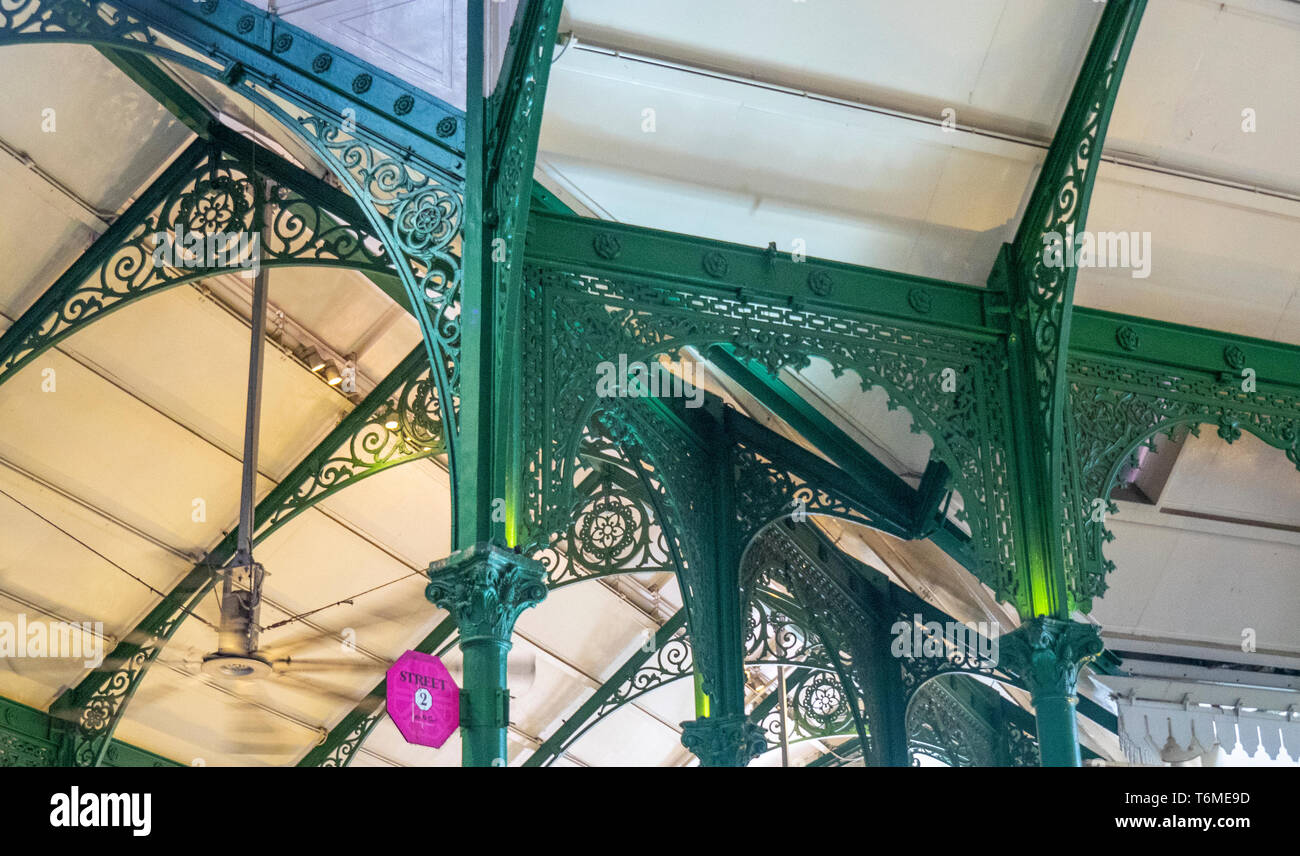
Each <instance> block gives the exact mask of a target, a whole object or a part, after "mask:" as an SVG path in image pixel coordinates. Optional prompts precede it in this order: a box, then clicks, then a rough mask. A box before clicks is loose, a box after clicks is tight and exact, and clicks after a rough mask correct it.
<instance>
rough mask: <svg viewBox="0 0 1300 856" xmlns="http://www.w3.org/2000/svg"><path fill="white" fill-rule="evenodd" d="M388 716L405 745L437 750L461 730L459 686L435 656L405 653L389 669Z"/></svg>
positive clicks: (416, 652)
mask: <svg viewBox="0 0 1300 856" xmlns="http://www.w3.org/2000/svg"><path fill="white" fill-rule="evenodd" d="M388 715H389V716H390V717H392V720H393V724H394V725H396V726H397V730H398V731H400V732H402V736H403V737H405V738H406V742H407V743H415V744H417V745H419V746H432V747H434V748H435V749H436V748H438V747H440V746H442V744H444V743H446V742H447V738H448V737H450V736H451V733H452V732H453V731H455V730H456V729H457V728H459V727H460V687H458V686H456V682H455V681H454V680H452V677H451V673H450V672H448V671H447V667H446V666H444V665H443V664H442V661H441V660H439V659H438V658H437V657H434V656H432V655H431V654H421V653H420V652H419V651H407V652H406V653H405V654H403V655H402V656H400V657H398V658H397V662H396V663H394V664H393V665H392V667H391V668H390V669H389V670H388Z"/></svg>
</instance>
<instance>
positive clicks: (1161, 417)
mask: <svg viewBox="0 0 1300 856" xmlns="http://www.w3.org/2000/svg"><path fill="white" fill-rule="evenodd" d="M1069 381H1070V433H1071V440H1072V442H1071V443H1070V444H1069V451H1070V454H1069V455H1068V457H1067V461H1066V469H1065V473H1064V475H1065V478H1066V493H1065V506H1066V518H1067V524H1068V525H1067V527H1066V534H1067V547H1068V548H1069V549H1067V551H1066V559H1067V562H1069V563H1070V566H1071V571H1072V572H1071V574H1070V575H1069V579H1070V580H1071V590H1070V594H1071V598H1072V604H1073V607H1074V608H1075V609H1079V610H1081V611H1084V612H1088V611H1090V610H1091V609H1092V602H1093V599H1094V598H1097V597H1100V596H1101V594H1102V593H1103V592H1104V591H1105V590H1106V574H1107V573H1109V572H1110V571H1111V570H1113V569H1114V563H1113V562H1110V561H1108V560H1107V559H1106V558H1105V556H1104V555H1103V547H1104V544H1105V543H1106V542H1107V541H1110V540H1112V538H1113V535H1111V533H1110V532H1109V530H1107V529H1106V526H1105V515H1104V514H1097V513H1095V512H1096V510H1097V508H1098V507H1099V506H1096V505H1095V500H1098V499H1100V500H1102V501H1103V503H1105V505H1104V506H1100V507H1103V508H1105V509H1106V510H1107V511H1108V512H1109V511H1114V510H1117V507H1116V506H1114V505H1112V504H1110V494H1111V491H1112V490H1113V489H1114V488H1115V487H1116V485H1117V483H1118V479H1119V476H1120V472H1121V470H1122V469H1123V467H1124V465H1125V464H1126V463H1129V462H1131V461H1132V459H1133V455H1134V454H1135V453H1136V452H1137V450H1138V449H1139V448H1141V447H1142V446H1143V445H1145V444H1149V443H1151V442H1152V441H1153V439H1154V438H1155V437H1157V436H1166V437H1171V438H1173V439H1180V438H1181V437H1182V436H1184V435H1185V434H1186V433H1187V432H1189V431H1190V432H1194V431H1196V430H1198V428H1199V426H1201V425H1212V426H1215V427H1216V429H1217V430H1218V432H1219V436H1220V437H1223V438H1224V439H1225V440H1227V441H1228V442H1232V440H1234V439H1236V438H1237V437H1238V436H1239V435H1240V432H1242V431H1248V432H1249V433H1250V434H1252V435H1253V436H1255V437H1258V438H1259V439H1260V440H1262V441H1264V442H1265V443H1267V444H1269V445H1270V446H1273V447H1274V448H1277V449H1280V450H1281V451H1283V452H1284V453H1285V455H1286V457H1287V459H1288V460H1289V461H1290V462H1291V463H1292V464H1294V465H1295V466H1296V467H1297V468H1300V395H1296V394H1295V393H1294V392H1292V391H1289V390H1287V389H1284V388H1281V387H1277V386H1271V385H1269V384H1267V383H1265V382H1260V383H1259V384H1258V385H1257V388H1256V389H1255V390H1253V391H1250V392H1247V391H1245V390H1244V389H1243V384H1242V382H1241V378H1240V377H1239V376H1237V375H1231V374H1230V375H1227V376H1226V377H1225V376H1220V375H1214V374H1209V373H1206V372H1172V371H1169V370H1168V369H1164V368H1161V367H1158V366H1151V367H1145V366H1142V365H1141V364H1133V363H1124V364H1121V363H1117V362H1111V361H1107V360H1101V359H1083V358H1075V359H1072V360H1071V361H1070V363H1069ZM1224 426H1228V428H1225V427H1224ZM1229 429H1230V430H1229Z"/></svg>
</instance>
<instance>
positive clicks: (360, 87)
mask: <svg viewBox="0 0 1300 856" xmlns="http://www.w3.org/2000/svg"><path fill="white" fill-rule="evenodd" d="M115 5H116V6H118V7H119V8H122V9H124V10H126V11H127V12H129V13H130V14H132V15H134V16H137V17H138V18H139V19H140V20H142V21H144V22H146V23H148V24H149V26H151V27H153V28H155V29H157V30H159V31H160V32H163V33H166V34H167V35H168V36H170V37H172V38H174V39H177V40H178V41H180V42H182V43H183V44H185V45H187V46H189V47H191V48H193V49H195V50H198V51H200V52H201V53H203V54H205V55H207V56H209V57H211V58H213V59H215V60H218V61H220V62H222V63H224V64H225V65H226V66H227V67H228V68H229V67H231V66H234V65H235V64H238V66H239V68H240V70H241V71H242V73H243V74H244V75H246V76H248V77H250V78H255V79H257V80H258V81H259V82H261V83H262V84H263V85H265V86H267V87H269V88H270V89H272V90H275V91H279V92H282V93H285V94H286V95H287V96H288V97H289V98H290V100H292V101H294V102H297V103H303V104H315V105H318V106H319V107H320V108H322V109H324V110H327V111H329V112H330V113H332V114H334V115H335V116H338V117H343V116H345V115H346V114H345V113H344V110H348V109H350V110H352V111H353V112H354V113H355V122H356V125H357V127H358V128H359V129H364V130H365V132H367V133H368V134H370V135H373V136H374V137H376V138H378V139H379V140H381V141H383V142H384V143H385V144H386V145H387V147H389V148H391V149H392V150H395V151H408V152H412V153H413V154H415V155H416V156H417V157H420V158H421V159H423V160H426V161H427V162H429V163H431V164H433V165H435V166H437V167H440V168H441V169H444V170H446V171H448V172H451V173H454V174H460V173H461V171H462V170H463V160H462V159H463V155H464V152H465V131H464V123H463V121H461V114H460V113H459V111H457V110H456V109H455V108H453V107H451V106H450V105H448V104H446V103H445V102H443V101H441V100H439V99H437V98H435V97H434V96H432V95H430V94H428V93H427V92H425V91H423V90H422V89H420V88H419V87H416V86H412V85H410V84H408V83H406V82H405V81H403V80H401V79H400V78H398V77H396V76H394V75H392V74H389V73H388V72H386V71H383V70H382V69H379V68H377V67H375V66H373V65H371V64H370V63H367V62H365V61H364V60H361V59H359V58H357V57H355V56H352V55H351V54H349V53H347V52H346V51H344V50H341V49H340V48H339V47H338V46H336V45H334V44H331V43H330V42H327V41H325V40H323V39H320V38H317V37H316V36H314V35H312V34H311V33H308V32H307V31H306V30H303V29H300V28H298V27H295V26H293V25H292V24H289V23H286V22H285V21H283V20H281V19H280V18H279V17H278V16H276V15H272V14H268V13H267V12H266V11H264V10H262V9H258V8H257V7H255V6H253V5H252V4H250V3H246V2H243V0H204V2H196V0H115ZM120 47H122V48H124V49H128V50H129V49H131V48H130V46H129V45H126V44H122V45H120Z"/></svg>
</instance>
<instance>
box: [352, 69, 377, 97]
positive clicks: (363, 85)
mask: <svg viewBox="0 0 1300 856" xmlns="http://www.w3.org/2000/svg"><path fill="white" fill-rule="evenodd" d="M374 82H375V79H374V78H373V77H371V76H370V75H368V74H358V75H357V76H356V77H354V78H352V91H353V92H355V93H356V94H358V95H364V94H366V93H367V92H369V91H370V84H372V83H374Z"/></svg>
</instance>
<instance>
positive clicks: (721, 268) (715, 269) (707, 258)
mask: <svg viewBox="0 0 1300 856" xmlns="http://www.w3.org/2000/svg"><path fill="white" fill-rule="evenodd" d="M703 264H704V272H705V273H707V274H708V275H709V276H711V277H713V278H714V279H722V278H723V277H724V276H726V275H727V268H728V267H729V266H728V264H727V257H726V256H724V255H723V254H722V253H720V252H718V251H717V250H709V251H708V252H707V253H705V254H704V259H703Z"/></svg>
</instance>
